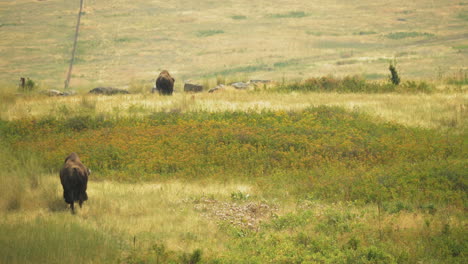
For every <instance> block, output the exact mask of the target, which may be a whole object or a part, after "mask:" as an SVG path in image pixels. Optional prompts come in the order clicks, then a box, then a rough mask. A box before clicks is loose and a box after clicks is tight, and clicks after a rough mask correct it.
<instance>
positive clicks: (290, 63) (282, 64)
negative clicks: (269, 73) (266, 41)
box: [273, 59, 299, 68]
mask: <svg viewBox="0 0 468 264" xmlns="http://www.w3.org/2000/svg"><path fill="white" fill-rule="evenodd" d="M298 64H299V60H298V59H292V60H287V61H279V62H275V63H274V64H273V67H275V68H286V67H290V66H295V65H298Z"/></svg>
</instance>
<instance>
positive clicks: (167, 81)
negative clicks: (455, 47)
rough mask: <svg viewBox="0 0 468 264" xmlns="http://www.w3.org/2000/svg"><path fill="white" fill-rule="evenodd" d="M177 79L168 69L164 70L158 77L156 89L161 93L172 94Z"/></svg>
mask: <svg viewBox="0 0 468 264" xmlns="http://www.w3.org/2000/svg"><path fill="white" fill-rule="evenodd" d="M174 82H175V79H174V78H172V76H171V75H170V74H169V72H168V71H166V70H164V71H162V72H161V73H160V74H159V76H158V78H157V79H156V90H157V91H158V92H159V94H161V95H172V93H173V92H174Z"/></svg>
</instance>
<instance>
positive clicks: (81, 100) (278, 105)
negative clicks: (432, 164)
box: [0, 91, 468, 130]
mask: <svg viewBox="0 0 468 264" xmlns="http://www.w3.org/2000/svg"><path fill="white" fill-rule="evenodd" d="M318 105H329V106H331V105H333V106H341V107H345V108H347V109H350V110H357V111H361V112H364V113H368V114H370V115H373V116H378V117H380V118H382V119H383V120H385V121H391V122H398V123H401V124H405V125H409V126H420V127H425V128H450V129H461V130H463V129H464V128H465V127H466V120H467V116H468V112H467V111H468V110H467V106H468V94H466V93H452V94H447V93H435V94H340V93H306V94H304V93H288V94H282V93H269V92H265V93H263V92H259V93H252V92H247V91H225V92H221V93H214V94H208V93H202V94H194V95H192V94H183V93H177V94H175V95H174V96H172V97H162V96H158V95H153V94H134V95H118V96H94V95H78V96H71V97H59V98H57V97H25V98H17V99H16V101H15V102H12V103H11V104H9V106H8V107H7V109H4V111H3V112H1V113H0V117H1V118H2V119H4V120H15V119H20V118H27V117H36V118H40V117H44V116H52V117H54V116H61V115H67V114H77V113H78V114H79V113H82V114H86V113H93V114H106V115H111V116H113V115H114V116H128V115H132V116H144V115H148V114H151V113H153V112H160V111H177V112H188V111H209V112H217V111H262V110H284V111H297V110H301V109H304V108H307V107H311V106H318Z"/></svg>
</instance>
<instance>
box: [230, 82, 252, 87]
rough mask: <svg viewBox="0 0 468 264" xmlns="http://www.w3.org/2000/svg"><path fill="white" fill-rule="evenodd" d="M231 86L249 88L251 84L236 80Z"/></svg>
mask: <svg viewBox="0 0 468 264" xmlns="http://www.w3.org/2000/svg"><path fill="white" fill-rule="evenodd" d="M231 86H232V87H234V88H236V89H247V87H249V84H248V83H244V82H235V83H232V84H231Z"/></svg>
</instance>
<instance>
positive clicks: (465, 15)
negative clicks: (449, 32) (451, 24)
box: [457, 11, 468, 21]
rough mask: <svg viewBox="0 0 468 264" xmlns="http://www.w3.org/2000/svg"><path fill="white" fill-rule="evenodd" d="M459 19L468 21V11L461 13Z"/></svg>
mask: <svg viewBox="0 0 468 264" xmlns="http://www.w3.org/2000/svg"><path fill="white" fill-rule="evenodd" d="M457 18H458V19H461V20H465V21H468V11H463V12H460V13H459V14H458V16H457Z"/></svg>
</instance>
